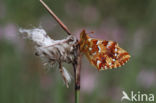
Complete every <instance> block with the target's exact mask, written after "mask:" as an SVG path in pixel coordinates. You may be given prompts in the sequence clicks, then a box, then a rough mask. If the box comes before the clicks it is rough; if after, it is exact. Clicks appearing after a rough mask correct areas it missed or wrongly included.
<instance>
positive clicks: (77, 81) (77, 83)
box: [73, 45, 81, 103]
mask: <svg viewBox="0 0 156 103" xmlns="http://www.w3.org/2000/svg"><path fill="white" fill-rule="evenodd" d="M76 52H77V53H76V56H77V58H76V59H75V63H73V67H74V77H75V103H79V99H80V71H81V55H80V48H79V45H78V47H77V51H76Z"/></svg>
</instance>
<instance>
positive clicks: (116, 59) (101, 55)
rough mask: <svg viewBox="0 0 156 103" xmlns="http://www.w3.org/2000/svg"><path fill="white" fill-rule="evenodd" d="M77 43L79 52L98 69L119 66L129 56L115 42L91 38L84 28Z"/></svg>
mask: <svg viewBox="0 0 156 103" xmlns="http://www.w3.org/2000/svg"><path fill="white" fill-rule="evenodd" d="M79 44H80V52H82V53H83V54H85V55H86V56H87V58H88V60H89V61H90V63H91V64H92V65H93V66H95V67H96V68H97V69H98V70H106V69H112V68H118V67H121V66H123V65H124V64H125V63H126V62H127V61H128V60H129V58H130V57H131V56H130V54H129V53H128V52H127V51H125V50H124V49H122V48H120V47H119V45H118V43H117V42H114V41H106V40H98V39H95V38H91V37H89V36H88V35H87V33H86V31H85V30H83V31H82V32H81V34H80V41H79Z"/></svg>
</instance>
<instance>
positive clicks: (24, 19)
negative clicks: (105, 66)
mask: <svg viewBox="0 0 156 103" xmlns="http://www.w3.org/2000/svg"><path fill="white" fill-rule="evenodd" d="M44 1H45V2H46V3H47V4H48V5H49V7H50V8H51V9H52V10H53V11H54V12H55V13H56V14H57V15H58V17H59V18H60V19H61V20H62V21H63V22H64V23H65V24H66V25H67V26H68V27H69V28H70V30H71V31H72V32H73V34H75V35H76V36H77V37H79V34H80V32H81V30H82V29H86V30H87V31H88V32H90V31H94V32H95V33H94V34H91V35H90V36H92V37H95V38H99V39H103V40H114V41H117V42H118V43H119V44H120V46H121V47H123V48H124V49H126V50H127V51H129V52H130V54H131V56H132V58H131V59H130V61H129V62H128V63H127V64H126V65H125V66H123V67H121V68H118V69H113V70H107V71H102V72H98V71H97V70H96V69H95V67H93V66H91V65H90V63H89V62H88V60H87V59H86V58H85V57H84V58H83V60H82V69H81V70H82V71H81V92H80V93H81V94H80V95H81V96H80V98H81V100H80V102H81V103H121V101H120V99H121V97H122V91H123V90H124V91H126V92H127V93H128V94H130V92H131V91H134V92H135V93H137V92H138V91H140V92H141V93H144V94H145V93H147V94H149V93H153V94H155V95H156V60H155V59H156V54H155V53H156V46H155V45H156V34H155V32H156V0H44ZM40 26H41V27H42V28H44V29H45V30H46V31H47V33H48V34H49V35H50V36H51V37H53V38H54V39H63V38H64V37H66V36H67V35H66V33H65V32H64V31H63V30H62V29H61V28H60V26H59V25H58V24H57V23H56V22H55V21H54V19H53V18H52V17H51V16H50V15H49V14H48V12H47V11H46V10H45V9H44V7H43V6H42V5H41V4H40V2H39V0H0V103H73V101H74V83H73V82H72V84H71V85H70V88H69V89H67V88H66V87H65V85H64V84H63V81H62V80H61V78H60V74H59V72H58V68H57V66H55V67H54V68H52V69H51V70H50V71H49V72H45V70H44V68H45V67H44V66H43V65H42V62H41V61H40V58H38V57H36V56H34V48H33V44H32V42H31V41H29V40H25V39H23V37H22V36H20V34H19V33H18V29H19V28H20V27H22V28H29V29H30V28H35V27H40ZM66 67H67V68H68V70H69V71H71V74H73V70H72V68H71V66H70V65H67V66H66ZM124 103H130V102H128V101H124ZM138 103H139V102H138ZM140 103H142V102H140ZM144 103H145V102H144Z"/></svg>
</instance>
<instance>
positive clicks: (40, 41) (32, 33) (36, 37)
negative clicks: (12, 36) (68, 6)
mask: <svg viewBox="0 0 156 103" xmlns="http://www.w3.org/2000/svg"><path fill="white" fill-rule="evenodd" d="M19 32H20V33H27V37H28V38H29V39H31V40H32V41H33V42H35V43H36V44H37V45H40V46H49V45H51V44H52V42H53V40H52V39H51V38H50V37H49V36H48V35H47V33H46V31H45V30H44V29H39V28H35V29H22V28H20V29H19Z"/></svg>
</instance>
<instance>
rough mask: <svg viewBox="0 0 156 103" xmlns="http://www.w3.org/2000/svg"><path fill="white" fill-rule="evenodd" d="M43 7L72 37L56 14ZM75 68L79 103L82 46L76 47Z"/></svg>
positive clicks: (76, 95)
mask: <svg viewBox="0 0 156 103" xmlns="http://www.w3.org/2000/svg"><path fill="white" fill-rule="evenodd" d="M40 2H41V3H42V5H43V6H44V7H45V8H46V10H47V11H48V12H49V13H50V15H51V16H52V17H53V18H54V19H55V20H56V21H57V22H58V24H59V25H60V26H61V27H62V28H63V29H64V30H65V31H66V32H67V34H68V35H72V34H71V32H70V31H69V29H68V28H67V26H66V25H65V24H64V23H63V22H62V21H61V20H60V19H59V18H58V17H57V16H56V15H55V13H54V12H53V11H52V10H51V9H50V8H49V7H48V6H47V5H46V4H45V3H44V2H43V1H42V0H40ZM73 68H74V78H75V103H79V99H80V69H81V55H80V46H79V44H77V45H76V51H75V60H74V63H73Z"/></svg>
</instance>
